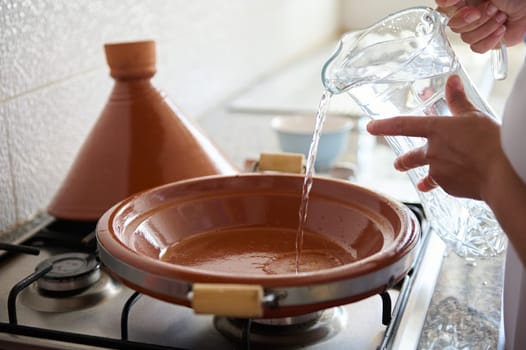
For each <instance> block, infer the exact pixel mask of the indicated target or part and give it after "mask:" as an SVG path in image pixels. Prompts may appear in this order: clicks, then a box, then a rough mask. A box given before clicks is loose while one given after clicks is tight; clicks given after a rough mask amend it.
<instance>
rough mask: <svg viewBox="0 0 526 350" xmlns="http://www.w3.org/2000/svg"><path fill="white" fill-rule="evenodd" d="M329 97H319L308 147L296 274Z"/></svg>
mask: <svg viewBox="0 0 526 350" xmlns="http://www.w3.org/2000/svg"><path fill="white" fill-rule="evenodd" d="M331 95H332V94H331V93H330V92H329V91H327V90H325V91H324V92H323V94H322V96H321V100H320V103H319V104H318V112H317V113H316V125H315V127H314V132H313V134H312V141H311V144H310V147H309V153H308V155H307V164H306V170H305V178H304V180H303V188H302V192H301V202H300V210H299V225H298V232H297V234H296V273H299V272H300V262H301V250H302V248H303V228H304V226H305V222H306V221H307V212H308V207H309V194H310V191H311V189H312V183H313V181H314V179H313V177H314V164H315V163H316V154H317V152H318V142H319V140H320V135H321V131H322V129H323V123H324V122H325V118H326V116H327V111H328V110H329V105H330V100H331Z"/></svg>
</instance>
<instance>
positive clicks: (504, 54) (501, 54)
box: [491, 40, 508, 80]
mask: <svg viewBox="0 0 526 350" xmlns="http://www.w3.org/2000/svg"><path fill="white" fill-rule="evenodd" d="M491 66H492V68H493V78H494V79H495V80H504V79H506V77H507V76H508V50H507V49H506V44H505V43H504V41H503V40H501V42H500V47H499V48H497V49H493V50H491Z"/></svg>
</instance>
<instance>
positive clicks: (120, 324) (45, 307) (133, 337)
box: [0, 205, 445, 349]
mask: <svg viewBox="0 0 526 350" xmlns="http://www.w3.org/2000/svg"><path fill="white" fill-rule="evenodd" d="M410 208H411V209H412V210H413V211H415V212H416V213H417V214H418V215H419V218H420V219H421V226H422V239H421V243H420V245H419V247H418V252H417V258H416V259H415V262H414V265H413V267H412V268H411V270H410V272H409V273H408V274H407V276H405V277H404V278H403V280H402V281H400V282H399V283H397V284H396V285H393V286H391V287H390V288H389V289H388V290H386V291H384V292H382V293H380V294H378V295H374V296H371V297H368V298H366V299H362V300H360V301H358V302H354V303H351V304H348V305H342V306H339V307H335V308H331V309H327V310H323V311H319V312H315V313H311V314H307V315H301V316H295V317H287V318H279V319H232V318H227V317H216V316H212V315H196V314H194V312H193V310H192V309H190V308H187V307H184V306H179V305H175V304H170V303H167V302H164V301H160V300H157V299H154V298H152V297H149V296H147V295H143V294H141V293H139V292H136V291H134V290H131V289H130V288H128V287H126V286H124V285H123V284H121V283H120V282H119V281H118V280H116V279H114V278H113V277H112V276H111V274H110V273H109V271H108V270H107V269H106V267H105V266H104V265H102V264H101V263H100V262H99V260H98V256H97V247H96V238H95V234H94V231H95V226H96V222H74V221H62V220H56V219H54V218H53V217H50V216H48V215H47V214H42V215H39V216H38V217H36V218H35V219H34V220H32V221H31V222H30V223H28V224H26V225H24V226H22V227H20V228H17V230H16V231H13V232H11V233H10V234H8V235H6V236H5V237H9V242H3V243H0V254H2V255H1V256H0V275H1V276H2V283H1V285H0V310H1V311H0V348H6V349H12V348H14V347H15V346H16V348H17V349H35V347H38V348H39V349H86V348H111V349H233V348H234V349H250V348H253V349H254V348H255V349H257V348H267V349H268V348H284V349H286V348H308V349H342V348H346V349H412V348H416V347H417V344H418V340H419V337H420V331H421V329H422V326H423V323H424V320H425V317H426V311H427V308H428V305H429V303H430V300H431V296H432V294H433V290H434V286H435V282H436V279H437V277H438V273H439V270H440V267H441V261H442V256H443V253H444V251H445V247H444V245H443V243H442V241H440V239H439V238H438V237H437V236H436V235H435V233H434V232H433V230H432V229H431V228H430V227H429V225H427V222H426V221H425V218H424V217H423V215H422V214H421V211H420V210H419V208H418V207H417V206H414V205H411V206H410Z"/></svg>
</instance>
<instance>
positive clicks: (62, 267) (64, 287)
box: [37, 253, 101, 293]
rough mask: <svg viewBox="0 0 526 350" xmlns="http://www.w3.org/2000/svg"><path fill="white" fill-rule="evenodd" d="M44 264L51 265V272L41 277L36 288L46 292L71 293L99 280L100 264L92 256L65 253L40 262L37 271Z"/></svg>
mask: <svg viewBox="0 0 526 350" xmlns="http://www.w3.org/2000/svg"><path fill="white" fill-rule="evenodd" d="M45 264H52V265H53V268H52V269H51V271H49V272H48V273H46V274H45V275H44V276H42V277H41V278H40V279H39V280H38V281H37V284H38V287H39V288H40V289H42V290H43V291H48V292H60V293H62V292H72V291H77V290H79V289H83V288H87V287H89V286H91V285H93V284H94V283H95V282H97V281H98V280H99V279H100V276H101V274H100V263H99V262H98V261H97V259H96V258H95V256H94V255H92V254H86V253H66V254H60V255H55V256H52V257H51V258H49V259H47V260H45V261H43V262H41V263H40V264H39V265H38V266H37V270H38V269H39V268H41V267H42V266H43V265H45Z"/></svg>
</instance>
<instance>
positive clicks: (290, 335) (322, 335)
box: [214, 307, 347, 348]
mask: <svg viewBox="0 0 526 350" xmlns="http://www.w3.org/2000/svg"><path fill="white" fill-rule="evenodd" d="M346 323H347V313H346V312H345V310H344V309H343V308H342V307H335V308H332V309H327V310H324V311H320V312H314V313H310V314H307V315H301V316H296V317H286V318H273V319H254V320H252V322H251V325H250V331H249V333H248V334H249V335H248V336H249V340H250V344H254V345H256V346H257V345H259V346H262V347H263V348H268V347H270V346H272V347H275V346H278V347H284V346H294V347H297V346H306V345H310V344H314V343H317V342H320V341H323V340H327V339H329V338H331V337H332V336H334V335H336V334H337V333H338V332H339V331H341V330H342V329H343V328H344V327H345V325H346ZM246 324H247V320H245V319H237V318H229V317H219V316H216V317H215V318H214V325H215V327H216V329H217V330H218V331H219V332H220V333H221V334H223V335H224V336H225V337H227V338H229V339H231V340H233V341H235V342H241V341H242V339H243V332H244V330H245V327H246Z"/></svg>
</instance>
